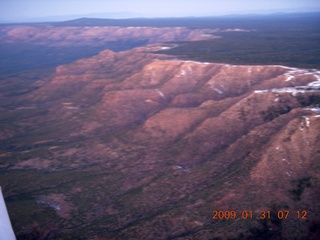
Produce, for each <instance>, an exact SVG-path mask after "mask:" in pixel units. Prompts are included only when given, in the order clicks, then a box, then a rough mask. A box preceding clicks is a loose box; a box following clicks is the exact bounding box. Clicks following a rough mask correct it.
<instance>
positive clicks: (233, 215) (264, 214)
mask: <svg viewBox="0 0 320 240" xmlns="http://www.w3.org/2000/svg"><path fill="white" fill-rule="evenodd" d="M307 215H308V211H306V210H298V211H291V210H278V211H270V210H259V211H252V210H242V211H236V210H213V211H212V219H214V220H223V219H224V220H228V219H231V220H233V219H244V220H246V219H261V220H263V219H271V218H272V219H275V218H276V219H279V220H282V219H299V220H306V219H307Z"/></svg>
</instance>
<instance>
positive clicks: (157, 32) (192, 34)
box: [0, 25, 217, 46]
mask: <svg viewBox="0 0 320 240" xmlns="http://www.w3.org/2000/svg"><path fill="white" fill-rule="evenodd" d="M0 32H1V33H2V34H3V35H4V39H5V42H9V43H15V42H20V41H23V42H25V43H33V44H37V45H38V44H40V45H47V46H48V45H49V46H69V45H73V46H77V45H80V46H81V45H91V46H99V45H103V44H105V43H106V42H113V41H128V40H131V41H136V42H141V43H143V44H150V43H159V42H175V41H194V40H206V39H211V38H214V37H215V36H214V35H212V34H213V33H215V32H217V31H215V30H211V29H210V30H209V29H187V28H184V27H175V28H168V27H163V28H152V27H98V26H97V27H52V26H50V25H47V26H14V27H8V26H7V27H2V28H1V29H0Z"/></svg>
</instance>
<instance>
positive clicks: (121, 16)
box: [25, 12, 141, 22]
mask: <svg viewBox="0 0 320 240" xmlns="http://www.w3.org/2000/svg"><path fill="white" fill-rule="evenodd" d="M138 16H141V14H139V13H132V12H105V13H90V14H77V15H57V16H47V17H39V18H30V19H26V20H25V21H26V22H60V21H67V20H73V19H78V18H107V19H126V18H135V17H138Z"/></svg>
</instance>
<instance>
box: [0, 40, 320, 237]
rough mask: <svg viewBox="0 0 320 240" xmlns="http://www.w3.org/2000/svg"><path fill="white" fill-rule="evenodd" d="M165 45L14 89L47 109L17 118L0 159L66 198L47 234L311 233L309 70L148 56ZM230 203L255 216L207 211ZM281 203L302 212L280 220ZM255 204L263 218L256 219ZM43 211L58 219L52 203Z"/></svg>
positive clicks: (315, 136) (315, 144)
mask: <svg viewBox="0 0 320 240" xmlns="http://www.w3.org/2000/svg"><path fill="white" fill-rule="evenodd" d="M163 47H167V45H158V44H156V45H148V46H146V47H141V48H136V49H133V50H129V51H124V52H119V53H115V52H112V51H109V50H106V51H103V52H101V53H100V54H98V55H96V56H94V57H91V58H88V59H81V60H79V61H76V62H74V63H71V64H68V65H63V66H59V67H57V69H56V71H55V73H54V74H53V75H52V76H51V77H50V78H48V79H45V80H43V81H42V82H41V84H39V83H37V84H39V86H40V87H39V88H38V89H36V90H34V91H32V92H31V93H29V94H26V95H24V96H22V97H21V99H22V100H23V104H24V105H28V104H29V105H32V106H33V107H34V108H36V109H42V110H43V109H45V110H46V112H41V111H40V110H35V111H36V113H38V114H39V115H33V116H25V115H23V116H24V117H22V118H21V119H20V118H19V121H21V122H23V124H25V125H26V126H27V127H25V128H23V129H22V130H24V132H23V134H20V135H16V136H15V137H17V136H18V138H17V139H18V140H15V139H14V138H13V137H12V135H11V134H10V136H8V137H7V139H6V140H7V141H8V142H10V144H12V142H15V148H14V149H13V150H12V151H11V152H10V153H9V154H11V155H10V156H9V155H6V156H4V157H3V158H4V160H3V164H6V165H3V167H6V168H8V169H9V170H10V169H11V171H14V169H19V171H23V170H26V169H27V168H28V169H30V168H31V169H37V170H38V171H39V169H41V170H42V171H44V170H45V171H47V172H45V173H44V174H43V173H42V172H40V171H39V173H37V174H39V176H37V179H45V180H46V181H42V180H41V181H40V180H36V179H33V176H29V175H28V174H29V172H28V173H25V174H26V176H27V177H28V178H30V179H31V180H33V181H36V182H37V183H38V184H39V186H38V184H34V185H32V187H31V188H32V189H28V191H29V192H31V193H38V195H39V196H46V195H50V193H49V192H50V191H51V190H50V189H54V193H55V194H56V195H57V196H63V203H64V204H61V207H62V208H63V206H72V208H71V207H69V208H67V209H62V210H61V211H64V212H67V213H68V214H64V215H63V218H65V219H64V221H63V222H62V223H61V224H60V225H59V226H56V227H53V228H54V230H52V231H51V234H52V236H54V237H56V238H59V237H61V236H68V237H72V238H75V239H76V238H79V236H81V237H82V238H93V237H100V238H101V239H133V238H137V239H145V238H152V239H155V238H157V237H158V238H161V239H173V238H181V239H211V238H212V237H216V238H219V237H220V238H225V237H228V238H234V239H236V238H241V236H242V237H243V236H245V238H248V239H249V238H252V239H257V238H259V236H261V234H265V233H267V234H269V235H268V236H270V238H271V239H277V238H279V237H281V236H286V238H295V237H298V235H299V234H304V236H306V237H311V238H312V237H314V236H316V235H317V234H319V231H318V230H316V229H317V228H316V227H317V226H318V225H319V222H318V219H317V218H316V215H313V214H312V213H314V212H316V211H319V209H320V206H319V203H318V199H319V193H318V189H319V187H320V186H319V174H318V172H319V163H318V159H319V148H320V146H319V143H320V141H319V139H320V134H319V133H320V131H319V127H320V126H319V124H320V122H319V121H320V118H319V116H320V115H319V114H320V110H319V104H320V94H319V91H320V90H319V80H320V73H319V71H318V70H312V69H295V68H289V67H285V66H235V65H228V64H215V63H205V62H193V61H182V60H179V59H175V58H174V57H172V56H165V55H158V54H156V53H154V52H155V51H157V50H159V49H162V48H163ZM37 111H39V112H37ZM40 113H41V115H40ZM19 126H20V125H19ZM5 136H6V135H2V137H5ZM26 136H32V138H31V137H26ZM9 140H10V141H9ZM45 140H46V141H45ZM22 150H23V151H22ZM17 152H18V153H17ZM15 154H19V155H15ZM12 156H16V158H15V159H16V160H15V161H16V163H15V165H16V166H11V165H10V164H9V160H8V159H9V158H11V157H12ZM23 162H25V164H23ZM32 164H35V166H34V167H33V166H32ZM48 172H50V173H48ZM13 176H15V175H13ZM0 177H1V175H0ZM6 177H8V178H10V176H6ZM55 177H56V178H59V179H61V181H60V182H59V184H55V183H54V180H52V179H55ZM12 178H13V177H12ZM10 179H11V178H10ZM14 179H15V181H20V180H16V179H19V178H14ZM0 180H1V179H0ZM43 189H45V190H43ZM48 189H49V190H48ZM9 191H10V190H9ZM43 191H46V192H43ZM47 191H48V192H47ZM10 194H11V195H13V196H14V194H15V193H14V192H11V193H10V192H9V195H10ZM44 206H45V205H44V204H42V205H41V206H40V207H44ZM40 207H39V206H37V207H36V206H35V207H34V208H35V209H37V208H40ZM233 209H234V210H236V211H237V212H238V213H239V214H240V213H241V211H243V210H248V211H250V210H252V211H253V213H254V214H255V215H254V218H253V219H251V220H250V221H251V222H250V223H249V222H248V221H249V220H245V219H241V218H238V219H237V220H221V219H220V220H214V219H212V211H213V210H233ZM281 209H290V211H292V213H293V214H295V213H296V212H297V211H299V210H301V209H304V210H306V211H308V212H309V215H308V221H302V220H301V219H298V218H297V216H296V215H291V217H292V219H289V220H288V222H282V221H279V219H278V218H277V216H276V214H277V211H278V210H281ZM261 210H270V211H272V217H270V218H269V219H264V220H263V221H262V220H260V219H257V218H256V217H258V215H257V214H259V212H260V211H261ZM50 211H51V212H50V214H51V215H52V216H54V217H55V220H54V221H57V222H59V216H61V213H60V212H59V213H60V214H59V213H55V211H58V210H55V209H52V207H51V208H50ZM40 212H41V211H40ZM42 212H43V214H44V212H45V211H42ZM240 215H241V214H240ZM240 215H239V216H240ZM69 216H72V217H69ZM13 219H14V220H13V222H14V221H15V220H17V221H18V219H19V214H18V213H14V214H13ZM50 219H52V218H50ZM50 221H53V220H48V219H46V220H45V222H46V223H49V222H50ZM217 221H219V222H217ZM91 223H92V224H91ZM249 225H250V226H249ZM284 226H286V227H284ZM19 227H20V229H23V227H22V225H21V226H20V225H19ZM297 228H298V230H296V229H297ZM39 229H40V230H39V231H42V232H46V230H45V229H46V228H45V227H44V226H42V227H41V226H40V227H39ZM66 229H67V230H66ZM69 229H72V231H69ZM213 229H214V230H213ZM270 229H271V230H270ZM21 231H23V230H21ZM70 232H71V233H70ZM55 234H56V235H55ZM70 234H71V235H70ZM159 234H160V235H159Z"/></svg>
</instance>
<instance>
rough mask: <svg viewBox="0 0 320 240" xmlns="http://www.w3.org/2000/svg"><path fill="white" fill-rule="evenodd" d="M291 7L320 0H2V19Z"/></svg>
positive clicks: (313, 5)
mask: <svg viewBox="0 0 320 240" xmlns="http://www.w3.org/2000/svg"><path fill="white" fill-rule="evenodd" d="M288 9H289V10H297V11H298V10H300V9H301V10H304V11H305V10H307V11H312V10H314V11H320V0H149V1H146V0H0V22H4V21H21V20H22V21H24V20H29V19H36V18H42V17H48V16H59V15H85V14H92V13H104V12H105V13H133V14H134V16H135V17H136V16H141V17H182V16H215V15H223V14H233V13H262V12H263V11H269V12H270V11H275V12H276V11H281V10H288Z"/></svg>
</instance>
